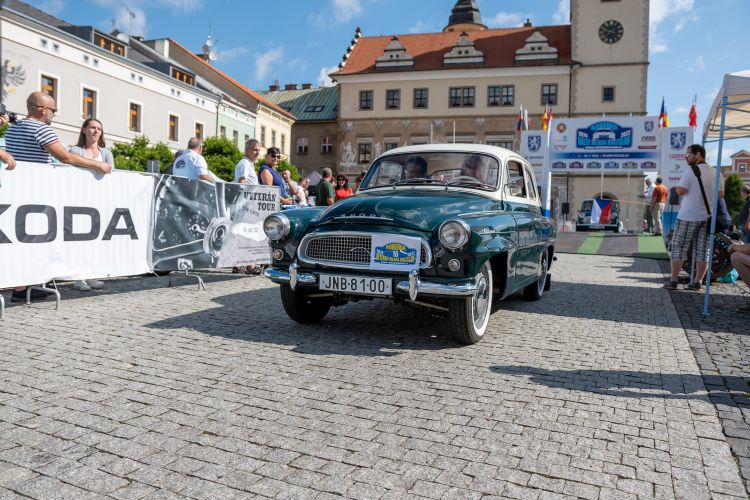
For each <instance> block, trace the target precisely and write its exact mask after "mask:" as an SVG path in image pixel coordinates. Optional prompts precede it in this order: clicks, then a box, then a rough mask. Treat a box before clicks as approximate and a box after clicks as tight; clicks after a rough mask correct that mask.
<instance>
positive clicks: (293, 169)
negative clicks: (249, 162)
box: [255, 157, 301, 182]
mask: <svg viewBox="0 0 750 500" xmlns="http://www.w3.org/2000/svg"><path fill="white" fill-rule="evenodd" d="M265 161H266V159H265V157H261V158H258V159H257V160H256V161H255V170H256V171H257V170H258V169H259V168H260V166H261V165H263V162H265ZM276 170H278V172H279V173H281V172H283V171H284V170H289V173H290V175H291V177H292V180H293V181H295V182H296V181H299V178H300V177H301V176H300V175H299V170H298V169H297V166H296V165H295V164H294V163H292V162H290V161H289V160H287V159H285V158H282V159H280V160H279V163H278V165H277V166H276Z"/></svg>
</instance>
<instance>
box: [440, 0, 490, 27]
mask: <svg viewBox="0 0 750 500" xmlns="http://www.w3.org/2000/svg"><path fill="white" fill-rule="evenodd" d="M486 29H487V26H485V25H484V24H482V16H481V14H480V13H479V8H478V7H477V2H476V0H458V1H457V2H456V5H455V6H454V7H453V10H451V15H450V17H449V18H448V26H446V27H445V28H443V31H444V32H445V31H476V30H486Z"/></svg>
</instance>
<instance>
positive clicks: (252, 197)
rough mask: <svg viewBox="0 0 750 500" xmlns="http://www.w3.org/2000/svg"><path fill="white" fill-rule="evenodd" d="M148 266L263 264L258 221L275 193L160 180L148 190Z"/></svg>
mask: <svg viewBox="0 0 750 500" xmlns="http://www.w3.org/2000/svg"><path fill="white" fill-rule="evenodd" d="M154 200H155V201H154V220H153V228H154V230H153V240H152V246H151V260H150V263H151V265H152V266H153V267H154V269H156V270H161V271H164V270H184V269H207V268H220V267H233V266H238V265H246V264H268V263H270V261H271V255H270V250H269V247H268V239H267V238H266V235H265V233H264V232H263V219H265V217H266V216H267V215H269V214H271V213H273V212H276V211H278V210H279V204H280V202H279V189H278V188H276V187H268V186H242V185H240V184H229V183H223V182H217V183H214V184H212V183H209V182H204V181H199V180H190V179H187V178H184V177H175V176H168V175H164V176H161V177H160V178H159V179H158V181H157V183H156V188H155V190H154Z"/></svg>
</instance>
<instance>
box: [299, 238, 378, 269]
mask: <svg viewBox="0 0 750 500" xmlns="http://www.w3.org/2000/svg"><path fill="white" fill-rule="evenodd" d="M371 247H372V238H370V237H369V236H336V235H332V236H324V237H320V238H314V239H311V240H310V243H309V244H308V245H307V248H306V252H305V253H306V255H307V257H308V258H310V259H313V260H318V261H324V260H325V261H334V262H349V263H352V264H367V263H369V262H370V249H371Z"/></svg>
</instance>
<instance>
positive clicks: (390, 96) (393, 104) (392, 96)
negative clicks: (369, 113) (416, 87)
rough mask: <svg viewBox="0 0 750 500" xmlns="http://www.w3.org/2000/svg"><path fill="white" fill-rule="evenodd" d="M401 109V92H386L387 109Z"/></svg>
mask: <svg viewBox="0 0 750 500" xmlns="http://www.w3.org/2000/svg"><path fill="white" fill-rule="evenodd" d="M400 107H401V90H400V89H394V90H386V91H385V109H399V108H400Z"/></svg>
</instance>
